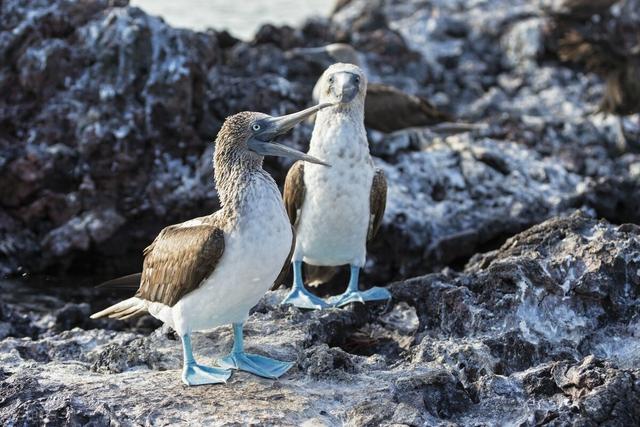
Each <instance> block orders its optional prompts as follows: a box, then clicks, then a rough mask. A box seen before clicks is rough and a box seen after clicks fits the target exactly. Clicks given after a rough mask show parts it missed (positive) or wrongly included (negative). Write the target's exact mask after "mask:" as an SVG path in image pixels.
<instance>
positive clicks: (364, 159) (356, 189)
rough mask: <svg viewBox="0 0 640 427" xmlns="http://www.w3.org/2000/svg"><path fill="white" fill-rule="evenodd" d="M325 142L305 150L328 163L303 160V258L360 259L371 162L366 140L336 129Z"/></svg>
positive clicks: (366, 221)
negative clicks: (337, 131)
mask: <svg viewBox="0 0 640 427" xmlns="http://www.w3.org/2000/svg"><path fill="white" fill-rule="evenodd" d="M335 137H336V138H335V139H334V140H333V141H332V143H331V144H326V145H320V146H316V147H315V149H314V147H313V146H312V150H310V154H312V155H316V156H318V157H320V158H321V159H323V160H326V161H328V163H330V164H331V167H330V168H326V167H322V166H317V165H310V164H306V165H305V169H304V185H305V196H304V203H303V206H302V212H301V215H300V223H299V224H298V239H299V240H300V245H298V246H299V247H300V250H302V251H303V252H304V254H305V256H306V257H307V258H309V259H315V260H316V263H320V259H326V258H328V254H329V253H330V254H331V258H332V259H333V258H335V262H337V261H338V260H345V261H349V260H351V259H355V258H358V259H359V258H362V257H363V256H364V255H363V254H364V248H365V242H366V234H367V230H368V227H369V218H370V213H369V212H370V209H369V197H370V196H369V195H370V191H371V182H372V180H373V174H374V169H373V164H372V162H371V158H370V155H369V151H368V147H367V146H366V140H365V142H364V143H358V142H357V140H354V139H353V138H354V136H352V135H344V134H342V135H340V134H336V135H335Z"/></svg>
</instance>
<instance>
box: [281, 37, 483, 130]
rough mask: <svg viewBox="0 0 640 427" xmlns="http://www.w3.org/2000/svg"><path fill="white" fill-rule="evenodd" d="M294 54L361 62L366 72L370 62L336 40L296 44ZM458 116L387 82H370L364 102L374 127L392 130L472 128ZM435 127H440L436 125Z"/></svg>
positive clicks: (316, 88) (328, 60)
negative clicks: (333, 41) (318, 43)
mask: <svg viewBox="0 0 640 427" xmlns="http://www.w3.org/2000/svg"><path fill="white" fill-rule="evenodd" d="M290 53H291V54H293V55H299V56H304V57H306V58H308V59H310V60H312V61H315V62H318V63H320V64H322V65H323V66H324V67H325V68H326V67H328V66H329V65H331V64H333V63H338V62H342V63H346V64H353V65H357V66H358V67H360V68H361V69H363V71H364V72H365V74H367V75H369V74H370V73H368V72H367V68H366V62H365V61H364V58H363V55H362V54H361V53H360V52H358V51H357V50H355V49H354V48H353V46H351V45H350V44H347V43H332V44H329V45H326V46H320V47H311V48H294V49H291V51H290ZM321 86H322V81H321V79H319V80H318V82H317V83H316V85H315V86H314V88H313V101H314V102H318V99H320V93H319V92H320V88H321ZM454 120H455V119H454V118H453V117H452V116H451V115H450V114H447V113H445V112H443V111H440V110H438V109H437V108H436V107H434V106H433V105H432V104H431V103H430V102H429V101H427V100H426V99H424V98H422V97H419V96H416V95H412V94H409V93H406V92H403V91H401V90H399V89H398V88H395V87H393V86H390V85H388V84H384V83H369V84H368V85H367V96H366V98H365V103H364V124H365V126H366V127H368V128H370V129H374V130H377V131H380V132H385V133H390V132H394V131H397V130H401V129H407V128H410V127H418V126H433V125H441V129H440V130H441V131H443V132H444V133H450V132H454V133H455V132H460V131H468V130H470V129H473V128H474V127H476V126H474V125H470V124H468V123H452V122H453V121H454ZM433 130H434V131H439V129H438V128H434V129H433Z"/></svg>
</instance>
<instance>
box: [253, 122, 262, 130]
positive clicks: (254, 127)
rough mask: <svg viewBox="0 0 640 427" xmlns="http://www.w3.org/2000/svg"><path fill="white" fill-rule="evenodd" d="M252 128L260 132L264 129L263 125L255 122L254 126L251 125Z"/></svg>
mask: <svg viewBox="0 0 640 427" xmlns="http://www.w3.org/2000/svg"><path fill="white" fill-rule="evenodd" d="M251 129H253V130H254V132H258V131H259V130H260V129H262V126H260V125H259V124H257V123H254V124H253V126H251Z"/></svg>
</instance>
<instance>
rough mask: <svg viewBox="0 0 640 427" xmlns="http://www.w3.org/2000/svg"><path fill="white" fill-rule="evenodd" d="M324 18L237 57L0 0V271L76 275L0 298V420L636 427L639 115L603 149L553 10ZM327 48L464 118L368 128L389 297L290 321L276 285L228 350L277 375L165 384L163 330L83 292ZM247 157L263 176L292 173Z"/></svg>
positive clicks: (68, 6)
mask: <svg viewBox="0 0 640 427" xmlns="http://www.w3.org/2000/svg"><path fill="white" fill-rule="evenodd" d="M343 3H345V5H344V6H343V7H341V8H339V10H337V11H336V13H335V14H334V15H333V16H332V17H331V18H317V19H313V20H310V21H308V22H307V23H306V24H305V25H303V26H302V27H301V28H288V27H274V26H270V25H267V26H265V27H263V28H262V29H261V30H260V31H259V32H258V34H257V35H256V37H255V39H254V40H253V41H251V42H241V41H239V40H236V39H234V38H233V37H232V36H231V35H229V34H227V33H220V32H216V31H214V30H210V31H208V32H205V33H196V32H192V31H189V30H184V29H175V28H172V27H170V26H168V25H166V24H165V23H164V22H163V21H162V20H160V19H159V18H155V17H151V16H148V15H147V14H145V13H144V12H143V11H141V10H139V9H136V8H132V7H129V6H127V5H126V1H118V0H111V1H109V0H89V1H83V2H76V1H70V0H68V1H65V0H55V1H54V0H51V1H40V0H32V1H18V0H5V1H2V2H0V59H1V60H0V182H1V183H2V185H0V274H16V273H30V274H34V275H35V274H39V273H48V274H50V275H51V274H56V275H61V274H63V273H66V274H68V275H69V276H65V277H67V278H66V279H56V280H53V281H48V280H36V279H33V280H31V281H25V280H22V281H18V280H11V281H5V282H2V283H0V288H1V289H2V295H3V299H2V300H1V301H0V360H1V361H2V363H1V364H0V422H1V423H2V424H3V425H24V424H25V423H26V424H27V425H29V424H38V423H41V422H42V421H43V420H45V419H46V420H48V422H49V423H51V424H52V425H58V424H65V423H67V424H69V423H70V424H86V423H91V422H93V423H94V425H102V424H109V423H113V424H118V423H121V424H124V425H129V424H154V425H155V424H182V423H191V424H251V423H260V424H289V425H300V424H302V423H303V422H309V423H310V424H314V423H315V424H327V425H339V424H342V423H345V424H351V425H379V424H406V425H456V424H457V425H498V424H511V425H543V424H545V425H546V424H549V425H570V424H573V425H635V424H636V423H637V420H638V419H640V412H638V408H640V360H639V358H640V323H638V322H639V319H640V309H639V305H638V293H639V292H638V289H640V288H639V285H640V283H639V282H640V277H639V276H640V270H639V269H640V252H639V245H640V243H639V240H638V234H639V228H638V227H637V226H636V225H633V223H636V224H637V223H638V222H639V221H640V216H639V215H640V214H639V212H640V206H639V203H640V202H638V201H639V200H640V197H639V196H640V194H639V190H640V185H639V184H638V182H639V181H638V180H639V178H640V157H639V156H638V149H639V148H640V117H638V115H637V114H636V115H632V116H630V117H628V118H626V119H625V120H624V126H625V131H626V134H627V139H628V144H627V145H626V146H625V147H621V146H620V144H619V143H618V141H617V138H616V132H615V125H616V118H615V117H613V116H605V115H603V114H601V113H598V112H597V107H598V103H599V102H600V99H601V97H602V94H603V90H604V87H603V82H602V80H601V79H600V78H599V77H598V76H596V75H593V74H589V73H585V72H583V71H582V70H580V69H579V68H576V67H572V68H569V67H567V66H565V65H564V64H561V63H559V61H558V59H557V56H556V54H555V51H554V40H553V39H550V36H549V35H550V34H552V32H550V31H549V30H548V28H549V26H550V25H552V22H551V18H550V17H549V13H550V12H549V10H550V9H553V7H555V5H556V4H557V3H561V2H554V1H543V0H540V1H536V2H531V1H526V0H514V1H507V0H479V1H471V0H456V1H445V0H431V1H411V2H408V1H400V0H387V1H374V2H370V1H364V0H353V1H350V2H343ZM623 3H624V4H625V7H627V6H628V4H637V2H635V3H633V0H626V1H625V2H623ZM616 7H618V6H616ZM614 11H615V12H616V13H618V14H619V15H620V14H622V12H621V10H620V9H615V10H614ZM334 41H342V42H350V43H352V44H353V45H354V46H355V47H356V48H357V49H359V50H360V51H361V52H363V53H365V58H366V61H367V69H368V72H369V73H370V80H372V81H383V82H386V83H390V84H393V85H395V86H397V87H399V88H402V89H403V90H406V91H408V92H411V93H416V94H419V95H422V96H424V97H426V98H428V99H429V100H431V101H432V102H433V103H434V104H436V105H437V106H438V107H440V108H441V109H443V110H445V111H448V112H451V113H453V114H455V115H457V116H458V117H460V119H461V120H464V121H468V122H475V123H482V124H484V126H482V127H479V128H478V129H476V130H474V131H472V132H467V133H463V134H458V135H453V136H443V135H438V134H436V133H434V132H433V130H430V129H426V128H425V129H408V130H405V131H400V132H396V133H394V134H390V135H382V134H377V133H371V135H370V140H371V149H372V152H373V153H374V154H375V155H376V163H377V164H378V166H379V167H381V168H382V169H383V170H384V171H385V173H386V174H387V179H388V181H389V197H388V203H387V211H386V214H385V219H384V224H383V227H382V229H381V233H380V234H379V238H378V239H377V240H376V241H375V242H374V243H373V244H372V246H371V248H370V254H371V256H370V262H369V263H368V265H367V272H366V273H367V274H366V275H365V281H366V282H367V283H372V284H374V283H375V284H381V285H385V284H387V285H388V287H389V289H390V290H391V292H392V294H393V296H394V298H393V301H392V302H391V303H390V304H389V305H388V306H367V307H363V306H353V307H350V308H348V309H345V310H329V311H326V312H300V311H298V310H296V309H292V308H282V307H279V306H278V305H277V302H278V301H279V299H280V298H281V297H282V292H284V291H278V292H274V293H270V294H268V295H267V296H266V297H265V299H264V300H263V302H261V303H260V304H259V306H258V307H257V308H256V309H255V312H254V313H253V315H252V317H251V319H250V321H249V323H248V326H247V336H248V346H249V347H250V348H252V349H253V350H254V351H256V352H263V353H266V354H269V355H272V356H276V357H280V358H282V359H286V360H292V361H295V362H296V367H295V368H294V369H293V370H292V371H291V372H290V373H289V374H287V375H286V376H284V377H283V378H282V379H281V380H279V381H275V382H274V381H269V380H263V379H259V378H256V377H253V376H249V375H246V374H242V373H241V374H237V375H234V377H233V378H232V380H231V381H230V383H229V384H228V385H227V386H213V387H198V388H187V387H184V386H183V385H182V384H181V383H180V381H179V371H178V368H179V365H180V348H179V344H178V342H177V341H175V340H172V339H170V338H171V337H170V336H168V335H166V334H164V333H163V332H162V331H161V330H159V329H157V328H158V323H157V322H155V321H154V320H153V319H151V318H144V319H141V320H139V321H137V322H129V323H118V322H107V321H99V322H98V321H90V320H88V318H87V316H88V314H90V313H91V312H92V311H93V310H96V309H98V308H103V307H104V306H105V305H106V304H107V303H108V302H109V301H113V300H114V299H115V298H117V297H118V296H115V295H107V294H96V293H95V292H94V291H92V290H91V288H90V285H92V284H94V283H96V282H99V278H100V277H108V276H111V275H115V274H121V273H122V274H123V273H128V272H132V271H135V270H136V269H138V268H139V265H140V262H141V256H140V252H141V249H142V248H143V247H144V246H145V245H146V244H148V242H149V241H150V240H151V239H152V238H153V237H154V236H155V234H156V233H157V232H158V230H159V229H161V228H162V227H164V226H165V225H167V224H170V223H173V222H176V221H179V220H183V219H186V218H190V217H193V216H196V215H200V214H203V213H209V212H211V211H212V210H214V209H216V207H217V200H216V193H215V190H214V189H213V185H212V172H211V156H212V153H213V146H212V144H211V142H212V141H213V139H214V137H215V134H216V132H217V130H218V129H219V127H220V125H221V123H222V121H223V120H224V118H225V117H226V116H227V115H229V114H232V113H234V112H237V111H240V110H247V109H248V110H258V111H264V112H268V113H274V114H275V113H283V112H289V111H293V110H295V109H297V108H301V107H303V106H306V105H307V103H308V102H309V99H310V95H311V89H312V87H313V84H314V82H315V79H316V78H317V76H318V75H319V74H320V73H321V72H322V70H321V69H318V68H317V65H315V64H313V63H310V62H307V61H305V60H304V59H303V58H299V57H293V56H291V55H289V54H288V53H287V50H288V49H290V48H293V47H300V46H317V45H320V44H324V43H328V42H334ZM310 131H311V128H310V126H309V125H307V126H302V127H299V128H297V129H296V130H295V131H294V132H293V133H292V134H291V135H290V136H288V137H287V139H288V140H289V141H290V142H292V143H293V144H294V145H296V146H298V147H299V148H304V147H305V144H307V141H308V139H309V136H310ZM267 166H268V168H269V170H270V171H271V172H272V173H273V174H274V177H276V179H277V180H278V182H280V183H282V180H283V177H284V174H285V173H286V169H287V167H288V165H287V164H283V163H278V162H277V161H271V162H270V163H268V165H267ZM596 218H598V219H596ZM599 219H600V220H599ZM87 273H90V276H89V278H88V279H87V278H86V277H87ZM79 274H83V275H84V277H85V279H82V280H79V279H77V275H79ZM339 279H340V278H338V280H339ZM5 296H6V297H5ZM230 344H231V333H230V331H229V330H228V328H219V329H216V330H214V331H211V332H209V333H205V334H200V335H198V336H197V337H196V338H195V340H194V347H195V348H196V353H197V355H198V356H199V357H200V358H201V359H202V360H203V361H205V362H207V363H212V362H213V360H214V357H215V356H217V355H220V354H222V353H224V352H225V351H226V350H227V349H228V348H229V346H230Z"/></svg>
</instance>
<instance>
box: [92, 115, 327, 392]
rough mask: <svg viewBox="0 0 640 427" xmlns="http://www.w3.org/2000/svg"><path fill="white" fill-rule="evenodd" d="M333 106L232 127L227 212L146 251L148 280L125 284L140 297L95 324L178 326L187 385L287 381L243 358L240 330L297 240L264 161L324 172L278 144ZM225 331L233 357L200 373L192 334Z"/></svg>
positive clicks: (225, 129) (192, 223)
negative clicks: (136, 319) (288, 161)
mask: <svg viewBox="0 0 640 427" xmlns="http://www.w3.org/2000/svg"><path fill="white" fill-rule="evenodd" d="M328 105H329V104H322V105H318V106H315V107H311V108H308V109H306V110H304V111H301V112H298V113H294V114H289V115H286V116H282V117H271V116H268V115H266V114H262V113H254V112H243V113H239V114H236V115H234V116H231V117H229V118H227V120H226V121H225V122H224V125H223V126H222V129H221V130H220V132H219V133H218V136H217V138H216V146H215V154H214V165H215V182H216V186H217V190H218V194H219V197H220V204H221V206H222V208H221V209H220V210H218V211H217V212H215V213H214V214H212V215H208V216H204V217H200V218H195V219H192V220H189V221H186V222H183V223H181V224H175V225H171V226H169V227H166V228H165V229H163V230H162V231H161V232H160V234H159V235H158V237H156V239H155V240H154V241H153V243H151V245H149V246H148V247H147V248H146V249H145V250H144V264H143V270H142V273H141V274H139V275H132V276H128V277H129V278H130V279H136V278H139V285H140V286H139V289H138V291H137V292H136V294H135V296H134V297H132V298H129V299H127V300H125V301H122V302H120V303H118V304H115V305H113V306H111V307H109V308H107V309H105V310H103V311H100V312H98V313H95V314H94V315H92V316H91V317H92V318H94V319H95V318H99V317H104V316H106V317H112V318H117V319H126V318H128V317H132V316H135V315H138V314H142V313H146V312H148V313H150V314H151V315H152V316H154V317H156V318H157V319H160V320H161V321H163V322H164V323H165V324H167V325H169V326H171V327H172V328H173V329H174V330H175V331H176V332H177V333H178V335H179V336H180V337H181V339H182V346H183V354H184V367H183V371H182V380H183V381H184V382H185V383H186V384H188V385H196V384H212V383H220V382H225V381H226V380H227V379H228V378H229V376H230V372H231V371H230V370H229V368H230V369H241V370H245V371H248V372H252V373H254V374H256V375H260V376H263V377H267V378H277V377H279V376H280V375H282V374H283V373H284V372H286V371H287V370H288V369H289V368H290V367H291V363H287V362H280V361H277V360H273V359H269V358H267V357H263V356H258V355H252V354H247V353H245V352H244V349H243V337H242V324H243V323H244V321H245V320H246V319H247V317H248V315H249V310H250V309H251V307H253V306H254V305H255V304H256V303H257V302H258V300H259V299H260V298H261V297H262V296H263V295H264V293H265V292H266V291H267V290H268V289H269V287H271V286H272V284H273V283H274V281H276V278H277V277H278V274H279V273H281V271H283V270H284V268H283V266H285V267H286V266H288V262H289V258H290V256H291V251H292V249H293V246H292V245H293V242H294V241H295V239H294V233H293V230H292V227H291V225H290V224H289V219H288V217H287V213H286V211H285V207H284V204H283V201H282V197H281V195H280V192H279V190H278V187H277V186H276V183H275V182H274V180H273V179H272V178H271V176H270V175H269V174H268V173H267V172H265V171H264V170H263V169H262V162H263V158H264V156H269V155H270V156H285V157H289V158H293V159H299V160H301V161H307V162H313V163H317V164H318V165H321V167H325V166H324V165H325V163H323V162H322V161H320V160H318V159H317V158H315V157H312V156H310V155H306V154H304V153H301V152H299V151H296V150H293V149H291V148H288V147H285V146H284V145H280V144H276V143H274V142H272V141H273V139H274V138H275V137H276V136H278V135H281V134H283V133H284V132H286V131H288V130H290V129H291V128H292V127H293V126H295V125H296V124H297V123H299V122H300V121H302V120H304V119H305V118H307V117H309V116H311V115H312V114H314V113H315V112H317V111H318V110H320V109H322V108H324V107H326V106H328ZM116 281H118V279H116ZM125 281H126V280H125ZM118 282H119V283H120V282H122V280H120V281H118ZM120 284H121V283H120ZM227 323H231V324H233V330H234V345H233V350H232V352H231V354H229V355H228V356H227V357H225V358H223V359H221V360H220V361H219V363H218V364H219V365H220V366H219V367H207V366H202V365H199V364H197V363H196V361H195V359H194V357H193V352H192V349H191V338H190V337H191V333H192V332H194V331H200V330H204V329H210V328H213V327H215V326H219V325H224V324H227Z"/></svg>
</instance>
